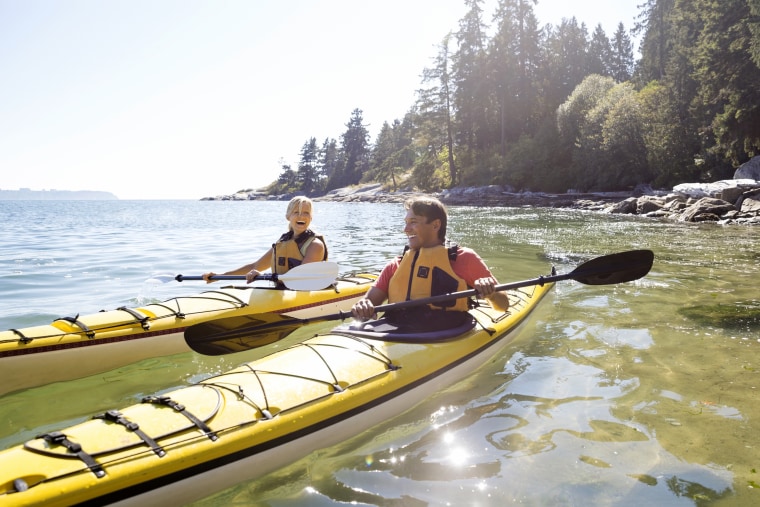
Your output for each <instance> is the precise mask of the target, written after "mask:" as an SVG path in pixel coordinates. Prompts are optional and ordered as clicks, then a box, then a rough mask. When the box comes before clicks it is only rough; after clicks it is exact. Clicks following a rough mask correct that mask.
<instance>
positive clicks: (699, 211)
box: [201, 179, 760, 225]
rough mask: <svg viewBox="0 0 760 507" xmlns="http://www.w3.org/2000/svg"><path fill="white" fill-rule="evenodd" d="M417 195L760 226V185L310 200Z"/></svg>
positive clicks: (249, 195)
mask: <svg viewBox="0 0 760 507" xmlns="http://www.w3.org/2000/svg"><path fill="white" fill-rule="evenodd" d="M294 195H296V194H283V195H275V196H272V195H267V194H265V193H264V192H262V191H246V192H238V193H236V194H231V195H226V196H218V197H206V198H203V199H201V200H211V201H214V200H231V201H251V200H276V201H287V200H290V199H291V198H292V197H294ZM415 195H432V196H434V197H437V198H438V199H440V200H441V202H443V203H444V204H445V205H447V206H488V207H530V206H535V207H545V208H565V209H568V208H569V209H577V210H586V211H594V212H600V213H615V214H630V215H638V216H643V217H647V218H659V219H668V220H674V221H679V222H691V223H704V222H713V223H716V224H719V225H729V224H739V225H760V181H756V180H751V179H738V180H723V181H718V182H714V183H684V184H681V185H677V186H676V187H674V188H673V190H672V191H666V190H653V189H651V188H641V189H639V188H637V189H636V190H634V191H632V192H588V193H580V192H579V193H564V194H550V193H544V192H514V191H512V190H511V189H510V188H508V187H503V186H500V185H489V186H484V187H456V188H453V189H446V190H443V191H440V192H431V193H426V192H418V191H415V190H411V189H402V190H397V191H395V192H392V191H388V190H387V189H386V188H385V187H384V185H383V184H381V183H368V184H360V185H354V186H351V187H345V188H339V189H336V190H332V191H330V192H328V193H327V194H325V195H322V196H318V197H314V198H313V200H314V201H315V202H320V201H323V202H374V203H403V202H404V201H406V200H407V199H408V198H410V197H413V196H415Z"/></svg>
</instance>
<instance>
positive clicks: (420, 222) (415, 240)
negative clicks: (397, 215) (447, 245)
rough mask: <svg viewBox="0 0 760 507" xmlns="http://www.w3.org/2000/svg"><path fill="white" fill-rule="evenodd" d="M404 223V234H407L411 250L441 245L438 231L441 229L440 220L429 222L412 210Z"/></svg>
mask: <svg viewBox="0 0 760 507" xmlns="http://www.w3.org/2000/svg"><path fill="white" fill-rule="evenodd" d="M404 222H405V225H404V234H406V237H407V240H408V241H409V248H411V249H412V250H418V249H420V248H429V247H432V246H436V245H440V244H441V240H439V239H438V230H439V229H440V228H441V221H440V220H437V219H436V220H431V221H430V222H428V220H427V218H425V217H424V216H421V215H415V214H414V212H413V211H412V210H411V208H410V209H408V210H407V211H406V217H405V218H404Z"/></svg>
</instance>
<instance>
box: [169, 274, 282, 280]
mask: <svg viewBox="0 0 760 507" xmlns="http://www.w3.org/2000/svg"><path fill="white" fill-rule="evenodd" d="M279 278H280V276H279V275H278V274H277V273H267V274H265V275H256V277H255V278H254V280H273V281H275V282H276V281H277V280H278V279H279ZM174 279H175V280H176V281H178V282H184V281H186V280H187V281H190V280H205V278H203V276H201V275H177V276H175V277H174ZM209 279H211V280H245V279H246V275H213V276H210V277H209Z"/></svg>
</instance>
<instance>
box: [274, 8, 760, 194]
mask: <svg viewBox="0 0 760 507" xmlns="http://www.w3.org/2000/svg"><path fill="white" fill-rule="evenodd" d="M463 2H464V4H465V5H466V7H467V12H466V13H465V15H464V16H463V18H462V19H461V20H460V22H459V26H458V30H457V31H456V32H454V33H451V34H448V35H446V36H445V37H444V38H443V40H442V41H441V42H440V43H439V44H438V46H437V47H436V54H435V55H434V58H433V59H432V64H431V66H430V67H429V68H425V69H423V72H422V82H421V85H422V86H421V88H420V89H419V90H417V97H416V100H415V102H414V104H413V106H412V107H411V108H410V110H409V112H408V113H407V114H406V116H405V117H404V118H403V120H402V121H400V120H393V121H389V122H386V123H384V124H383V126H382V128H381V130H380V132H379V133H378V135H377V138H376V140H375V142H374V144H372V145H370V143H369V141H368V138H369V134H368V131H367V128H366V126H365V125H363V120H362V111H361V110H359V109H355V110H354V111H353V112H352V114H351V117H350V119H349V122H348V124H346V130H345V132H344V133H343V134H342V135H341V136H340V143H338V142H336V141H334V140H330V139H326V140H325V142H324V143H323V144H322V146H321V147H318V146H317V144H316V141H315V139H314V138H310V139H309V140H307V142H306V143H305V144H304V145H303V147H302V150H301V157H300V161H299V163H298V167H297V170H296V171H293V170H292V169H291V168H290V167H289V166H285V165H283V172H282V174H281V175H280V177H279V178H278V181H277V182H275V183H274V184H273V187H274V188H276V189H278V191H283V192H284V191H292V190H301V191H304V192H306V193H319V192H324V191H326V190H330V189H334V188H338V187H342V186H347V185H352V184H355V183H358V182H360V181H380V182H383V183H388V184H390V185H391V187H392V188H397V186H398V184H399V181H398V177H399V175H401V174H410V173H411V181H410V183H411V184H413V185H415V186H417V187H418V188H419V189H421V190H425V191H435V190H440V189H442V188H445V187H450V186H455V185H487V184H492V183H497V184H504V185H510V186H512V187H514V188H515V189H517V190H535V191H542V190H543V191H552V192H561V191H566V190H567V189H577V190H617V189H630V188H632V187H634V186H635V185H637V184H639V183H647V184H652V185H654V186H657V187H661V186H663V187H668V186H672V185H675V184H678V183H682V182H685V181H708V180H714V179H723V178H728V177H731V175H732V174H733V170H734V168H735V167H736V166H737V165H738V164H739V163H741V162H743V161H746V160H747V159H748V158H750V157H752V156H754V155H757V154H760V0H720V1H718V0H688V1H687V0H642V2H643V3H642V4H641V5H640V6H639V8H640V15H639V17H638V20H637V23H636V24H635V26H634V28H633V30H632V32H631V33H632V34H633V35H638V36H641V39H640V44H639V47H640V51H641V58H640V59H639V61H637V62H634V58H633V51H632V47H633V45H632V41H631V35H630V34H629V33H628V32H627V31H626V30H625V27H624V25H623V24H622V23H619V24H618V26H617V29H616V30H615V32H614V33H613V34H612V35H611V37H608V35H607V34H605V33H604V30H603V28H602V27H601V26H600V25H598V26H597V27H596V28H595V29H594V31H593V33H592V34H591V35H590V36H589V33H588V30H587V28H586V26H585V25H584V24H582V23H579V22H578V20H577V19H575V18H570V19H563V20H562V22H561V23H560V24H559V25H557V26H552V25H546V26H544V27H543V28H539V26H540V24H539V21H538V20H537V19H536V17H535V15H534V12H533V6H534V5H535V4H536V2H535V0H498V2H497V4H496V9H495V12H494V13H492V15H490V16H488V15H485V14H484V12H483V9H482V5H483V3H484V0H463ZM484 19H490V20H491V23H492V26H490V27H489V26H487V25H486V23H485V22H484ZM488 34H492V35H490V36H489V35H488Z"/></svg>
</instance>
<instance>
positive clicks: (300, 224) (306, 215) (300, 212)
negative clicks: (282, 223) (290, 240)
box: [288, 203, 311, 236]
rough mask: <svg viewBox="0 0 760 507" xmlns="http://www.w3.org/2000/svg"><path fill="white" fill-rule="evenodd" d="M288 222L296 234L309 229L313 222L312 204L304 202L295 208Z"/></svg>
mask: <svg viewBox="0 0 760 507" xmlns="http://www.w3.org/2000/svg"><path fill="white" fill-rule="evenodd" d="M288 222H289V224H290V228H291V229H292V230H293V233H295V235H296V236H298V235H299V234H301V233H302V232H304V231H305V230H306V229H308V228H309V225H310V224H311V204H307V203H304V204H302V205H301V206H300V207H298V208H296V209H294V210H293V212H292V213H291V214H290V216H289V217H288Z"/></svg>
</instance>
